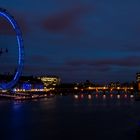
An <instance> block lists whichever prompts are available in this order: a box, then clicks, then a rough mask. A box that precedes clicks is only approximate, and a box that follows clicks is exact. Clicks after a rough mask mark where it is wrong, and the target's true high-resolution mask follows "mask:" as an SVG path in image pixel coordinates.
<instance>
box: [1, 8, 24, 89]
mask: <svg viewBox="0 0 140 140" xmlns="http://www.w3.org/2000/svg"><path fill="white" fill-rule="evenodd" d="M0 16H1V17H4V18H5V19H6V20H7V21H8V22H10V24H11V25H12V27H13V29H14V31H15V33H16V39H17V44H18V48H19V49H18V66H17V70H16V72H15V75H14V77H13V79H12V80H11V81H10V82H8V83H1V84H0V89H3V90H7V89H11V88H12V87H13V86H14V85H15V84H16V83H17V81H18V80H19V77H20V75H21V73H22V69H23V61H24V46H23V39H22V33H21V31H20V28H19V26H18V24H17V22H16V21H15V19H14V18H13V17H12V16H11V15H10V14H9V13H8V12H7V11H6V10H5V9H2V8H0Z"/></svg>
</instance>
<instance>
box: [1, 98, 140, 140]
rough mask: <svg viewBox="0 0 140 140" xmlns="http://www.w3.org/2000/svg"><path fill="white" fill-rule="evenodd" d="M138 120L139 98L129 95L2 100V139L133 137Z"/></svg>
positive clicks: (102, 139) (128, 139) (119, 139)
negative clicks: (20, 100) (19, 100)
mask: <svg viewBox="0 0 140 140" xmlns="http://www.w3.org/2000/svg"><path fill="white" fill-rule="evenodd" d="M139 123H140V101H134V99H133V98H130V97H126V98H124V97H120V98H117V96H116V97H113V99H112V98H110V97H107V98H105V97H103V96H102V97H98V98H96V97H92V99H90V97H89V98H88V96H86V97H84V98H83V97H81V98H80V97H77V96H75V97H74V96H56V97H54V98H49V99H41V100H35V101H24V102H15V101H7V100H0V135H1V136H0V139H1V140H53V139H55V140H57V139H58V140H59V139H60V140H64V139H65V140H67V139H70V140H75V139H76V140H133V139H136V129H137V128H138V125H139Z"/></svg>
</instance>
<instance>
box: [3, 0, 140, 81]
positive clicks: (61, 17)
mask: <svg viewBox="0 0 140 140" xmlns="http://www.w3.org/2000/svg"><path fill="white" fill-rule="evenodd" d="M32 4H33V5H32ZM0 5H1V7H3V8H6V9H7V10H8V11H9V12H10V13H11V14H12V15H13V16H14V17H15V19H16V20H17V22H18V23H19V25H20V27H21V30H22V32H23V39H24V46H25V66H24V70H23V74H24V75H44V74H46V75H50V74H51V75H58V76H59V77H61V79H62V80H63V81H66V82H72V81H83V80H87V79H88V80H95V81H96V82H105V81H107V82H108V81H124V82H125V81H134V80H135V74H136V73H137V72H139V71H140V61H139V59H140V53H139V50H140V46H139V45H140V40H139V38H140V28H139V24H140V18H139V12H140V9H139V5H140V2H138V1H136V0H134V1H133V2H132V1H130V0H129V1H128V0H125V1H123V2H122V1H120V0H119V1H118V0H115V1H109V0H107V1H103V0H100V1H92V0H88V1H86V2H85V1H82V0H76V1H73V0H71V1H63V0H53V1H46V0H41V1H36V2H34V1H33V0H29V1H27V0H25V1H18V0H14V1H13V2H12V3H11V2H10V1H9V0H8V1H2V2H0ZM31 5H32V6H31ZM25 7H26V8H25ZM25 9H26V10H25ZM0 27H1V28H2V30H1V31H0V34H1V36H4V37H5V36H8V37H11V36H12V37H13V34H12V33H11V32H10V30H9V27H8V26H7V25H5V24H2V23H1V24H0ZM8 37H7V38H8ZM2 39H3V37H2V38H1V39H0V42H1V45H2V46H4V47H5V48H7V47H9V46H10V47H11V44H10V43H11V41H9V40H11V39H9V40H7V42H6V43H5V42H3V41H2ZM14 45H15V44H14ZM14 45H13V47H11V49H14V48H16V47H15V46H14ZM10 65H11V63H10V62H9V63H7V66H6V68H7V69H8V66H9V67H10Z"/></svg>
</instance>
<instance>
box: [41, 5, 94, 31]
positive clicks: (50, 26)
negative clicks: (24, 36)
mask: <svg viewBox="0 0 140 140" xmlns="http://www.w3.org/2000/svg"><path fill="white" fill-rule="evenodd" d="M91 9H92V10H93V7H92V8H91V6H81V5H79V6H75V7H73V8H71V9H69V10H66V11H63V12H59V13H56V14H53V15H51V16H49V17H46V19H44V21H42V27H43V28H44V29H46V30H47V31H49V32H54V33H58V32H60V33H61V32H65V31H66V30H69V31H70V32H71V29H73V30H75V32H77V33H81V32H82V29H80V28H75V22H76V21H77V20H78V19H79V18H80V17H81V16H83V15H84V14H85V13H88V11H89V10H91Z"/></svg>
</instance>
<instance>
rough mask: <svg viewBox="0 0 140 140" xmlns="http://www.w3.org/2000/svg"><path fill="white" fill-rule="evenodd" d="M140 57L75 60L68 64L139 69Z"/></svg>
mask: <svg viewBox="0 0 140 140" xmlns="http://www.w3.org/2000/svg"><path fill="white" fill-rule="evenodd" d="M139 60H140V56H129V57H125V58H117V59H115V58H108V59H98V60H73V61H69V62H66V64H67V65H70V66H82V65H88V66H96V67H97V66H99V67H101V66H121V67H133V66H135V67H137V66H140V61H139Z"/></svg>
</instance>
